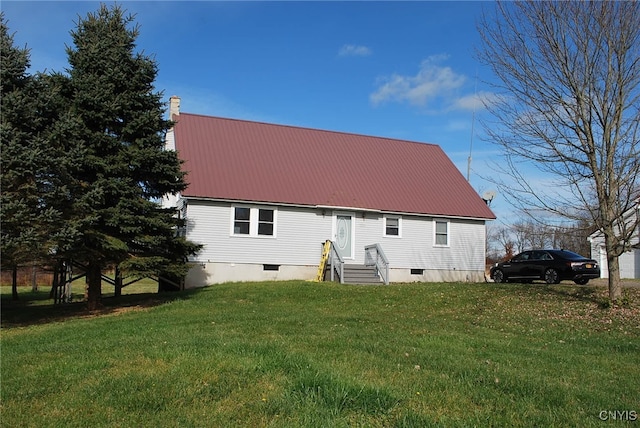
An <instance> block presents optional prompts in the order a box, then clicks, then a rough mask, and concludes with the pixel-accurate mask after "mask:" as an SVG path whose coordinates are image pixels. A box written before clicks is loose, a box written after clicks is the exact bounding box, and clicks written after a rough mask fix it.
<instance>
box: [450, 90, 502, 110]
mask: <svg viewBox="0 0 640 428" xmlns="http://www.w3.org/2000/svg"><path fill="white" fill-rule="evenodd" d="M497 101H498V95H497V94H495V93H492V92H486V91H481V92H478V93H476V94H470V95H465V96H462V97H460V98H457V99H455V100H454V101H453V103H452V104H451V108H452V109H453V110H469V111H471V110H481V109H484V108H485V106H488V105H491V104H494V103H496V102H497Z"/></svg>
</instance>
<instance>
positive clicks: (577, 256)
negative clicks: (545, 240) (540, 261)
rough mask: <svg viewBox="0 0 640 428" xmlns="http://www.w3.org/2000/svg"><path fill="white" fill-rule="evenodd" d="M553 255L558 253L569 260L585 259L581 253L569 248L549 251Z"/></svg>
mask: <svg viewBox="0 0 640 428" xmlns="http://www.w3.org/2000/svg"><path fill="white" fill-rule="evenodd" d="M549 252H550V253H551V254H553V255H558V256H560V257H562V258H565V259H567V260H584V257H583V256H581V255H580V254H577V253H574V252H573V251H567V250H557V251H549Z"/></svg>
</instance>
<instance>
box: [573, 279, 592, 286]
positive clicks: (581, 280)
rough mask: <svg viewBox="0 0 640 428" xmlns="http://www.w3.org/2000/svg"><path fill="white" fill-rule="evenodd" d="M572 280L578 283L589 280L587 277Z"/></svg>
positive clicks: (582, 283)
mask: <svg viewBox="0 0 640 428" xmlns="http://www.w3.org/2000/svg"><path fill="white" fill-rule="evenodd" d="M573 282H575V283H576V284H578V285H585V284H586V283H587V282H589V278H580V279H576V280H574V281H573Z"/></svg>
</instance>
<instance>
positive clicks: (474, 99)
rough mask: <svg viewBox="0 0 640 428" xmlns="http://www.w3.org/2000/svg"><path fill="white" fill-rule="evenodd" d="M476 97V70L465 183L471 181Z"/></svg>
mask: <svg viewBox="0 0 640 428" xmlns="http://www.w3.org/2000/svg"><path fill="white" fill-rule="evenodd" d="M477 96H478V71H477V70H476V87H475V89H474V91H473V114H472V116H471V142H470V143H469V157H468V158H467V181H471V151H472V150H473V129H474V125H475V123H476V102H477Z"/></svg>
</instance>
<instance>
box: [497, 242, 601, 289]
mask: <svg viewBox="0 0 640 428" xmlns="http://www.w3.org/2000/svg"><path fill="white" fill-rule="evenodd" d="M599 277H600V268H599V267H598V263H597V262H596V261H595V260H593V259H588V258H586V257H582V256H581V255H580V254H576V253H574V252H571V251H567V250H531V251H524V252H522V253H520V254H518V255H517V256H514V257H513V258H511V259H510V260H507V261H504V262H501V263H496V264H495V265H494V266H493V267H492V268H491V278H492V279H493V280H494V281H495V282H509V281H518V282H531V281H533V280H534V279H542V280H544V281H545V282H546V283H547V284H557V283H559V282H560V281H562V280H563V279H568V280H572V281H574V282H575V283H576V284H580V285H584V284H586V283H587V282H589V280H590V279H592V278H599Z"/></svg>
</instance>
